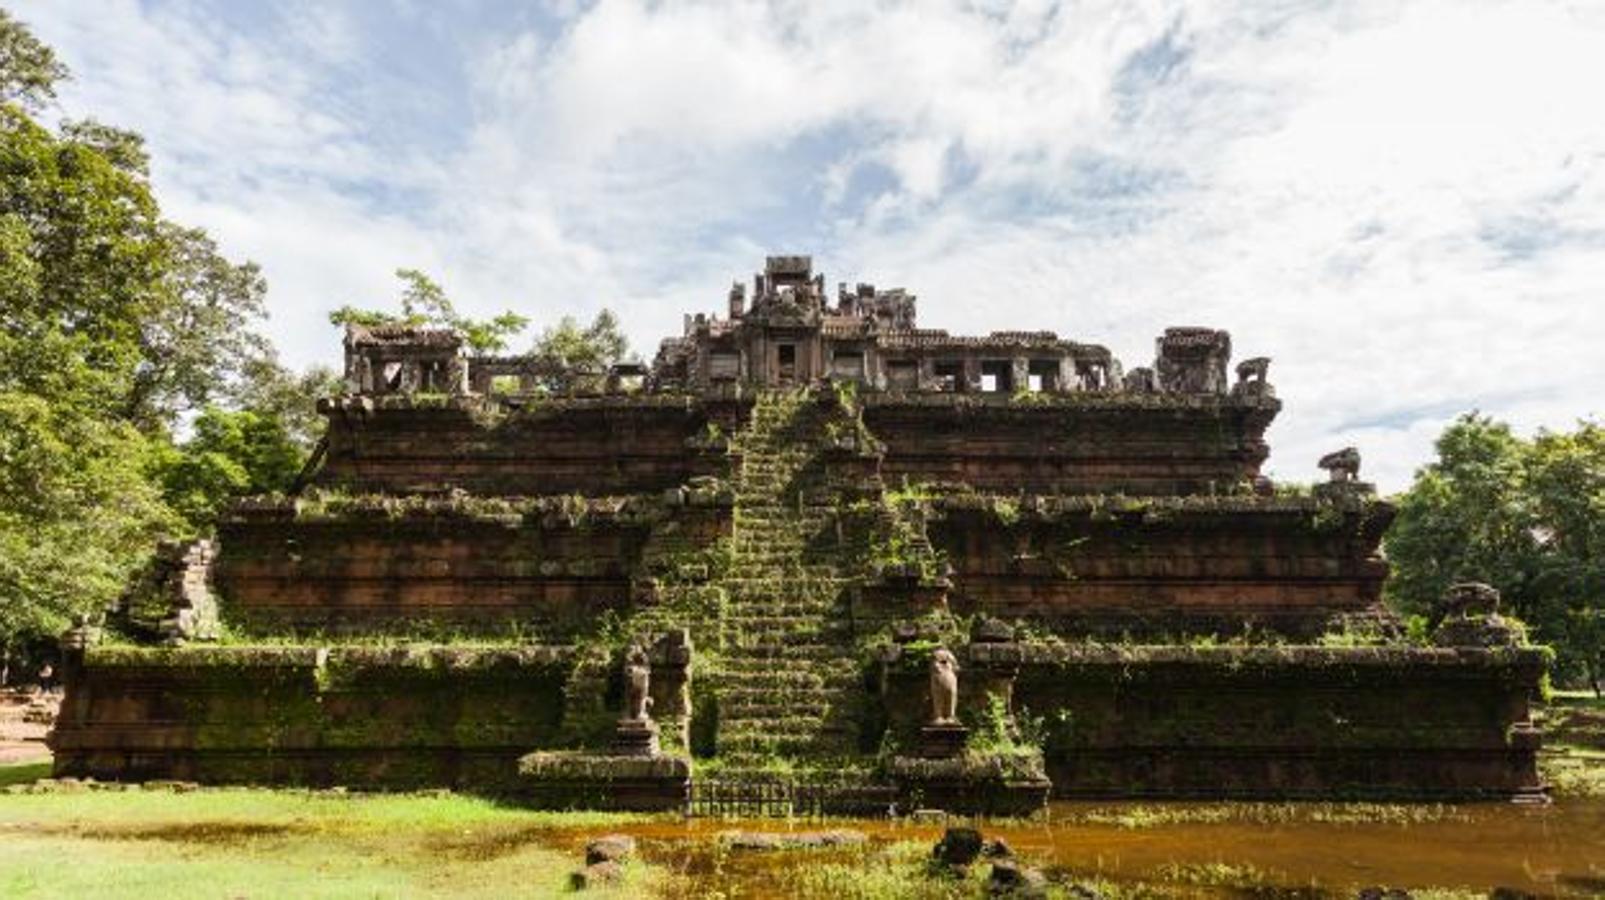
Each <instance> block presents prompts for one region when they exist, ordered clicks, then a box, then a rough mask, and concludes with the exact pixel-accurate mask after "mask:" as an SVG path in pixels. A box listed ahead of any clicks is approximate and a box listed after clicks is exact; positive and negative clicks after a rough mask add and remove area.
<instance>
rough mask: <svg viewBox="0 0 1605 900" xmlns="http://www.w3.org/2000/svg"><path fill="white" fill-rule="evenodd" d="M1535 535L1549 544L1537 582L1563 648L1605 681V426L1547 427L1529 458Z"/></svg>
mask: <svg viewBox="0 0 1605 900" xmlns="http://www.w3.org/2000/svg"><path fill="white" fill-rule="evenodd" d="M1527 484H1528V491H1529V494H1530V495H1531V497H1532V504H1533V511H1534V518H1535V519H1536V520H1537V522H1538V527H1537V537H1538V540H1539V542H1540V544H1541V546H1542V547H1543V549H1544V562H1543V566H1542V567H1541V568H1540V570H1539V575H1538V578H1537V580H1536V584H1535V590H1536V591H1538V592H1539V593H1541V594H1542V596H1543V597H1545V598H1546V600H1547V601H1548V608H1547V609H1546V614H1547V618H1548V619H1550V620H1553V621H1554V622H1555V625H1554V626H1553V634H1554V637H1553V640H1554V642H1555V644H1556V646H1557V650H1558V651H1559V652H1560V654H1561V656H1562V657H1563V658H1565V659H1567V660H1569V661H1571V662H1572V663H1573V664H1575V666H1576V667H1577V668H1578V669H1580V670H1581V671H1582V673H1583V674H1584V675H1585V676H1586V677H1587V679H1588V681H1589V683H1590V685H1591V686H1592V687H1593V689H1594V693H1595V694H1599V693H1600V691H1601V687H1602V684H1601V683H1602V682H1605V427H1601V426H1600V425H1599V424H1598V423H1595V422H1584V423H1582V424H1581V425H1580V426H1579V427H1578V429H1577V430H1576V431H1575V432H1572V433H1569V434H1567V433H1554V432H1541V433H1540V434H1539V435H1538V437H1537V438H1536V439H1535V440H1534V441H1533V443H1532V447H1531V450H1530V452H1529V456H1528V466H1527Z"/></svg>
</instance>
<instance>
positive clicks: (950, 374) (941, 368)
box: [933, 360, 964, 393]
mask: <svg viewBox="0 0 1605 900" xmlns="http://www.w3.org/2000/svg"><path fill="white" fill-rule="evenodd" d="M933 371H934V373H935V375H936V389H937V390H938V391H947V392H950V393H951V392H953V391H957V390H959V389H960V386H961V385H963V384H964V363H962V362H959V361H958V360H949V361H946V362H939V363H937V364H936V365H935V366H934V367H933Z"/></svg>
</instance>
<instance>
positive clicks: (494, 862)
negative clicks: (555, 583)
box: [0, 773, 662, 900]
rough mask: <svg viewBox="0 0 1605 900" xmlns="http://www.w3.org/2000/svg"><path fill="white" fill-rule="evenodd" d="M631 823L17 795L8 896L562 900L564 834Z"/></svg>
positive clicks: (1, 854) (404, 809)
mask: <svg viewBox="0 0 1605 900" xmlns="http://www.w3.org/2000/svg"><path fill="white" fill-rule="evenodd" d="M7 774H10V773H7ZM624 821H629V818H628V817H622V816H616V815H606V814H587V813H579V814H573V813H563V814H557V813H538V812H530V811H524V810H518V809H512V808H507V807H502V806H498V805H496V804H494V803H492V802H490V801H486V800H480V799H475V798H470V797H462V796H454V795H445V796H421V795H380V796H363V795H353V796H340V795H334V794H328V793H314V792H304V791H267V790H243V789H242V790H203V791H196V792H192V793H172V792H166V791H155V790H146V791H135V792H110V791H107V792H101V791H94V792H90V791H79V792H60V791H58V792H53V793H41V794H22V795H12V796H7V797H5V798H4V800H3V801H0V896H4V897H8V898H25V897H119V898H123V897H127V898H140V897H159V898H162V900H183V898H188V897H206V898H216V897H320V898H321V897H437V896H438V897H447V896H450V897H505V896H509V895H516V896H523V897H554V896H562V895H564V894H566V893H567V892H568V890H567V883H568V876H569V873H570V872H572V871H573V870H575V869H576V868H578V867H579V864H580V862H581V860H580V858H579V855H578V852H577V850H576V849H574V848H570V847H566V846H555V847H554V846H552V845H551V844H550V842H551V841H552V840H553V837H554V836H553V834H552V832H553V830H554V829H556V828H560V827H561V828H565V829H566V828H581V829H589V828H595V829H596V830H598V831H601V830H605V829H606V828H608V827H609V826H611V825H617V824H620V823H622V822H624ZM661 878H662V873H661V872H660V871H658V870H656V869H654V868H653V867H651V866H649V865H647V864H645V863H640V862H636V863H631V864H630V865H629V866H627V867H626V879H625V881H624V883H623V884H621V885H619V886H617V887H615V888H611V889H608V890H602V891H590V892H587V896H599V897H639V896H647V895H650V894H652V893H654V892H655V888H656V887H657V885H658V883H659V882H660V881H661Z"/></svg>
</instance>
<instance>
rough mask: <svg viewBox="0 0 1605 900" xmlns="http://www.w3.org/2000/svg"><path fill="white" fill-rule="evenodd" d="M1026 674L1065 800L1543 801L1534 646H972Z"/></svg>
mask: <svg viewBox="0 0 1605 900" xmlns="http://www.w3.org/2000/svg"><path fill="white" fill-rule="evenodd" d="M976 649H980V650H982V651H983V652H982V653H981V655H980V658H979V659H977V663H978V664H979V665H980V666H982V667H984V666H986V665H993V666H998V665H1002V666H1016V665H1017V666H1018V671H1019V675H1018V681H1017V682H1016V684H1015V688H1014V698H1015V704H1016V708H1017V709H1018V710H1019V711H1020V715H1021V716H1022V717H1025V718H1027V719H1030V720H1032V721H1033V722H1037V723H1040V729H1041V733H1042V735H1043V737H1044V749H1045V753H1046V759H1047V765H1048V774H1049V777H1050V778H1052V780H1053V785H1054V792H1055V794H1056V795H1057V796H1122V797H1131V796H1167V797H1176V796H1182V797H1186V796H1195V797H1232V796H1243V797H1323V798H1330V797H1373V796H1399V797H1411V798H1422V797H1443V798H1465V797H1479V796H1486V797H1510V796H1519V795H1524V794H1533V793H1536V792H1537V791H1538V790H1539V788H1540V781H1539V777H1538V774H1537V768H1536V752H1537V746H1538V741H1537V735H1536V732H1534V731H1533V730H1532V725H1531V719H1530V716H1529V714H1528V702H1529V700H1530V699H1531V698H1533V697H1535V696H1536V695H1537V693H1538V691H1539V681H1540V678H1541V676H1542V672H1543V670H1544V656H1543V653H1542V651H1539V650H1483V649H1469V648H1468V649H1427V648H1409V647H1397V648H1364V647H1360V648H1324V647H1246V648H1245V647H1215V648H1188V647H1174V646H1172V647H1127V648H1112V647H1074V646H1060V647H1048V648H1037V649H1030V648H1024V649H1021V648H1012V647H1003V646H1000V647H995V648H976Z"/></svg>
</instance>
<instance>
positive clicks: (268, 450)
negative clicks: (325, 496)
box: [161, 407, 306, 530]
mask: <svg viewBox="0 0 1605 900" xmlns="http://www.w3.org/2000/svg"><path fill="white" fill-rule="evenodd" d="M305 462H306V451H305V450H303V449H302V448H301V447H299V446H297V445H296V442H295V441H294V440H293V439H292V438H291V437H290V434H289V432H288V431H287V430H286V429H285V427H284V422H283V421H282V420H280V419H278V418H275V417H274V416H271V415H264V414H262V413H258V412H255V411H253V410H224V409H218V408H216V407H210V408H208V409H206V410H205V411H204V412H202V413H201V414H200V415H199V416H198V417H196V419H195V422H194V425H193V428H192V434H191V436H190V438H189V440H187V441H185V442H184V443H183V444H181V445H179V446H178V447H177V448H176V449H175V450H173V451H170V452H169V453H168V454H167V456H166V458H165V459H164V460H163V462H162V465H161V481H162V489H163V494H164V497H165V499H166V501H167V504H168V505H169V506H171V507H172V508H173V509H174V510H176V511H177V512H178V513H179V514H181V515H182V516H184V518H185V519H186V520H188V521H189V523H190V524H191V526H192V527H194V528H195V529H196V530H200V529H203V528H205V527H207V526H209V525H211V523H212V520H213V518H214V517H215V516H216V514H217V512H218V510H219V509H221V508H222V507H223V506H224V505H225V504H226V503H227V502H228V501H230V500H233V499H235V498H237V497H244V496H249V495H253V494H271V493H285V492H288V491H289V490H290V488H291V486H292V485H293V484H294V483H295V477H296V475H297V474H299V473H300V471H301V466H302V464H303V463H305Z"/></svg>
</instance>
